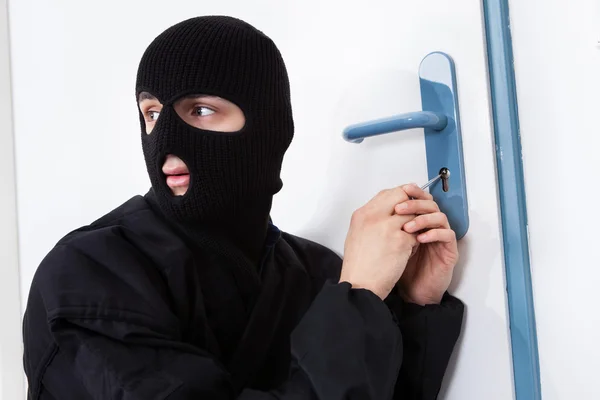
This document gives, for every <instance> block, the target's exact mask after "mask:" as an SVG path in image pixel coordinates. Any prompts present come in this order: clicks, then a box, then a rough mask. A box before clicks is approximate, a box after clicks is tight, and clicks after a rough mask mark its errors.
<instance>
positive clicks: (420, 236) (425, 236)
mask: <svg viewBox="0 0 600 400" xmlns="http://www.w3.org/2000/svg"><path fill="white" fill-rule="evenodd" d="M417 240H420V241H423V240H427V234H426V233H422V234H420V235H419V236H418V237H417Z"/></svg>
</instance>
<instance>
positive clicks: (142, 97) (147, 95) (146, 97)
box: [138, 92, 156, 103]
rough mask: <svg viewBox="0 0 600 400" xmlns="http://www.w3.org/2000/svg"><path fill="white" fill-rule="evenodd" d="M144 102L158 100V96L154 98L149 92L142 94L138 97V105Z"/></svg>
mask: <svg viewBox="0 0 600 400" xmlns="http://www.w3.org/2000/svg"><path fill="white" fill-rule="evenodd" d="M144 100H156V96H154V95H152V94H150V93H148V92H142V93H140V95H139V96H138V103H141V102H142V101H144Z"/></svg>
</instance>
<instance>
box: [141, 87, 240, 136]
mask: <svg viewBox="0 0 600 400" xmlns="http://www.w3.org/2000/svg"><path fill="white" fill-rule="evenodd" d="M139 99H140V101H139V108H140V112H141V113H142V115H143V118H144V127H145V130H146V134H147V135H150V134H151V133H152V130H153V129H154V127H155V125H156V124H157V123H158V120H159V117H160V113H161V111H162V108H163V105H162V104H161V102H160V101H159V100H158V99H157V98H156V97H155V96H154V95H152V94H151V93H148V92H142V93H140V96H139ZM172 107H173V109H174V110H175V112H176V113H177V116H178V117H179V119H180V121H181V122H183V123H185V124H187V125H189V126H191V127H193V128H196V129H200V130H203V131H212V132H223V133H236V132H240V131H241V130H242V129H243V128H244V126H245V125H246V117H245V115H244V111H242V109H241V108H240V107H239V106H238V105H237V104H235V103H233V102H232V101H229V100H227V99H224V98H222V97H219V96H213V95H206V94H190V95H185V96H182V97H180V98H179V99H177V100H176V101H175V102H174V104H173V106H172Z"/></svg>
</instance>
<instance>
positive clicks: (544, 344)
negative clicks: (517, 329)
mask: <svg viewBox="0 0 600 400" xmlns="http://www.w3.org/2000/svg"><path fill="white" fill-rule="evenodd" d="M510 14H511V27H512V33H513V47H514V52H515V68H516V78H517V92H518V98H519V116H520V121H521V139H522V144H523V153H524V167H525V178H526V190H527V207H528V213H529V232H530V240H531V242H530V244H531V256H532V274H533V283H534V292H535V308H536V317H537V327H538V339H539V352H540V363H541V378H542V391H543V395H544V400H557V399H560V400H571V399H600V386H599V385H598V384H597V383H598V373H599V372H600V342H599V341H598V338H599V333H598V332H599V329H600V312H599V311H598V299H599V298H598V285H599V284H600V256H599V254H598V246H599V245H598V237H599V234H598V229H599V227H600V213H599V212H598V195H599V194H600V179H598V177H597V176H598V171H599V168H598V167H599V163H600V157H598V152H599V150H600V125H599V124H598V122H597V121H598V116H599V115H600V47H598V46H597V44H598V43H600V2H599V1H598V0H575V1H569V2H568V3H567V2H565V1H563V0H529V1H521V0H513V1H511V3H510Z"/></svg>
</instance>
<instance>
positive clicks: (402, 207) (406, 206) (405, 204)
mask: <svg viewBox="0 0 600 400" xmlns="http://www.w3.org/2000/svg"><path fill="white" fill-rule="evenodd" d="M398 208H400V209H404V208H408V204H407V203H400V204H398Z"/></svg>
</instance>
